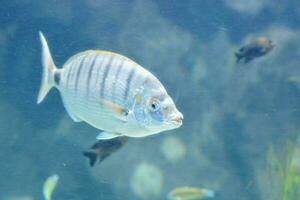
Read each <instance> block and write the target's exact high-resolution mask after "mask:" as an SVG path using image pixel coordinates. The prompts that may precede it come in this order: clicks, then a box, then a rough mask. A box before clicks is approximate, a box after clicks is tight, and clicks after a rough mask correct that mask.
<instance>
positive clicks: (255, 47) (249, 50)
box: [235, 37, 275, 63]
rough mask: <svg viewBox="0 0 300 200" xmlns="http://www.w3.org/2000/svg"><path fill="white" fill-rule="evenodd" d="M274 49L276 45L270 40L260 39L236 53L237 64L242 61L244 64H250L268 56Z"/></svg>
mask: <svg viewBox="0 0 300 200" xmlns="http://www.w3.org/2000/svg"><path fill="white" fill-rule="evenodd" d="M274 47H275V45H274V44H273V43H272V41H271V40H270V39H268V38H266V37H260V38H258V39H256V40H254V41H252V42H250V43H249V44H247V45H245V46H243V47H241V48H240V49H239V50H238V52H235V57H236V63H239V62H240V61H241V60H242V59H243V60H244V63H248V62H250V61H252V60H253V59H255V58H258V57H262V56H264V55H266V54H268V53H269V52H270V51H271V50H272V49H273V48H274Z"/></svg>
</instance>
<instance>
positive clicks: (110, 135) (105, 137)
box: [96, 131, 120, 140]
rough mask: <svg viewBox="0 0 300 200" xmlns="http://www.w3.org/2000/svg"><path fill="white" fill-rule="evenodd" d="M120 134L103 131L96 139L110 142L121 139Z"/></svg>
mask: <svg viewBox="0 0 300 200" xmlns="http://www.w3.org/2000/svg"><path fill="white" fill-rule="evenodd" d="M119 136H120V134H117V133H111V132H106V131H103V132H101V133H99V135H98V136H97V137H96V139H97V140H109V139H113V138H116V137H119Z"/></svg>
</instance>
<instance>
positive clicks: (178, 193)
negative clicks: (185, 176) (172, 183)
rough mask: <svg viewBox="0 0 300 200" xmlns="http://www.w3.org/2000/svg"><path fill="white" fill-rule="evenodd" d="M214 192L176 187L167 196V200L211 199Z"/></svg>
mask: <svg viewBox="0 0 300 200" xmlns="http://www.w3.org/2000/svg"><path fill="white" fill-rule="evenodd" d="M214 196H215V193H214V191H212V190H209V189H202V188H197V187H178V188H175V189H174V190H172V191H171V192H170V193H169V194H168V199H169V200H201V199H206V198H213V197H214Z"/></svg>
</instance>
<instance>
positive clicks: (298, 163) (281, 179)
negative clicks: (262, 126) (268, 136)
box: [268, 137, 300, 200]
mask: <svg viewBox="0 0 300 200" xmlns="http://www.w3.org/2000/svg"><path fill="white" fill-rule="evenodd" d="M299 156H300V137H299V138H298V139H297V140H295V141H291V140H289V141H287V143H286V144H285V146H283V147H282V148H281V149H276V150H275V148H274V147H273V146H271V147H270V149H269V152H268V160H269V164H270V169H269V173H270V174H269V175H271V176H270V177H271V181H272V182H273V183H274V181H277V182H278V184H276V183H275V184H274V185H278V186H279V189H280V199H282V200H299V199H300V157H299ZM274 176H275V177H274ZM273 189H274V188H273Z"/></svg>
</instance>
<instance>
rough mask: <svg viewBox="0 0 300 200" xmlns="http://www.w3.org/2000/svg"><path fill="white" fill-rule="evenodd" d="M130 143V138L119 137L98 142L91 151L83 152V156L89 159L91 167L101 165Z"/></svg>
mask: <svg viewBox="0 0 300 200" xmlns="http://www.w3.org/2000/svg"><path fill="white" fill-rule="evenodd" d="M127 141H128V137H117V138H113V139H110V140H98V141H97V142H96V143H95V144H94V145H93V146H92V147H91V150H90V151H85V152H83V155H84V156H86V157H87V158H88V159H89V164H90V166H91V167H93V166H94V165H95V163H96V162H97V160H98V162H99V163H101V162H102V161H103V160H104V159H105V158H107V157H108V156H110V155H111V154H112V153H114V152H116V151H118V150H119V149H120V148H122V147H123V146H124V144H126V143H127Z"/></svg>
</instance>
